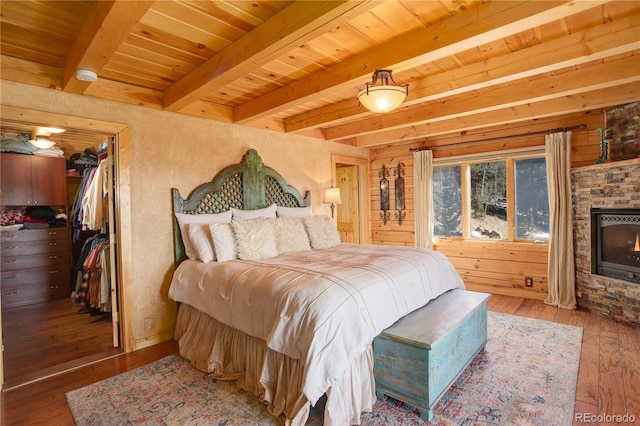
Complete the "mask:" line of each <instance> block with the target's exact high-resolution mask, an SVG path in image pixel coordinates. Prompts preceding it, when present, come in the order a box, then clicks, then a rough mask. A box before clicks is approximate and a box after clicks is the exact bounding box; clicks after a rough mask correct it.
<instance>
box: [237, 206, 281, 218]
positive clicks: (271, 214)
mask: <svg viewBox="0 0 640 426" xmlns="http://www.w3.org/2000/svg"><path fill="white" fill-rule="evenodd" d="M276 208H277V206H276V205H275V204H271V205H270V206H269V207H265V208H263V209H256V210H238V209H234V208H231V212H232V213H233V220H253V219H275V218H276Z"/></svg>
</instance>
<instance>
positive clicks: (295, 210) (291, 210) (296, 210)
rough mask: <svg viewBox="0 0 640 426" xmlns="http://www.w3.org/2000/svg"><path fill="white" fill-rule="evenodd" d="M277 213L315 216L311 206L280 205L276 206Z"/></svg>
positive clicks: (283, 215) (290, 215)
mask: <svg viewBox="0 0 640 426" xmlns="http://www.w3.org/2000/svg"><path fill="white" fill-rule="evenodd" d="M276 214H277V215H278V217H309V216H313V213H311V206H309V207H280V206H278V207H277V208H276Z"/></svg>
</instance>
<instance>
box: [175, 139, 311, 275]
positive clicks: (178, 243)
mask: <svg viewBox="0 0 640 426" xmlns="http://www.w3.org/2000/svg"><path fill="white" fill-rule="evenodd" d="M171 193H172V198H173V203H172V205H173V213H174V214H173V240H174V250H175V253H174V256H175V264H176V266H177V265H179V264H180V262H182V261H183V260H185V259H186V258H187V256H186V254H185V250H184V243H183V242H182V235H181V233H180V227H179V226H178V221H177V219H176V216H175V213H187V214H205V213H222V212H225V211H227V210H229V209H231V208H236V209H242V210H255V209H261V208H263V207H267V206H270V205H271V204H277V205H278V206H282V207H305V206H310V205H311V194H310V192H309V191H306V193H305V195H304V197H303V196H302V195H301V194H300V192H299V191H298V190H297V189H295V188H294V187H292V186H290V185H288V184H287V182H285V180H284V178H283V177H282V176H281V175H280V173H278V172H277V171H275V170H274V169H272V168H270V167H267V166H265V165H264V164H263V163H262V159H261V158H260V156H259V155H258V152H257V151H256V150H255V149H250V150H248V151H247V153H246V154H245V155H244V157H243V158H242V161H241V162H240V163H238V164H233V165H230V166H227V167H225V168H224V169H222V170H221V171H220V172H219V173H218V174H217V175H216V176H215V177H214V178H213V180H212V181H210V182H205V183H203V184H201V185H198V186H197V187H196V188H195V189H194V190H193V191H192V192H191V193H190V194H189V196H188V197H187V198H182V197H181V196H180V192H179V191H178V190H177V189H176V188H172V189H171Z"/></svg>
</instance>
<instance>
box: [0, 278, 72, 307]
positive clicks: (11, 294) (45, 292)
mask: <svg viewBox="0 0 640 426" xmlns="http://www.w3.org/2000/svg"><path fill="white" fill-rule="evenodd" d="M0 288H1V289H2V290H1V291H2V306H3V307H5V308H6V307H13V306H21V305H26V304H30V303H37V302H42V301H45V300H51V299H61V298H64V297H68V296H70V295H71V286H70V284H69V280H68V279H64V277H62V276H59V277H57V278H56V279H53V278H52V279H51V280H48V281H45V282H33V281H32V282H28V283H23V284H11V285H6V284H5V282H4V281H3V282H2V285H1V286H0Z"/></svg>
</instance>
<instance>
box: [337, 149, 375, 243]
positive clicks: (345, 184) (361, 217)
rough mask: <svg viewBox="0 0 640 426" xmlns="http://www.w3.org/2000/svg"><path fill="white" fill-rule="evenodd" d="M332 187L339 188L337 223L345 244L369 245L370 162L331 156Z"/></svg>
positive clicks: (361, 159)
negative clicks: (340, 201) (339, 200)
mask: <svg viewBox="0 0 640 426" xmlns="http://www.w3.org/2000/svg"><path fill="white" fill-rule="evenodd" d="M331 164H332V168H331V169H332V173H331V174H332V176H331V185H332V186H334V187H337V188H340V197H341V200H342V203H341V204H339V205H337V206H336V221H337V226H338V232H339V233H340V239H341V241H342V242H344V243H355V244H368V243H370V241H371V236H370V230H369V229H370V228H369V215H368V211H369V209H368V208H367V202H368V196H367V195H368V194H369V181H368V178H367V177H368V176H369V160H368V159H366V158H358V157H347V156H341V155H332V156H331Z"/></svg>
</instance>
